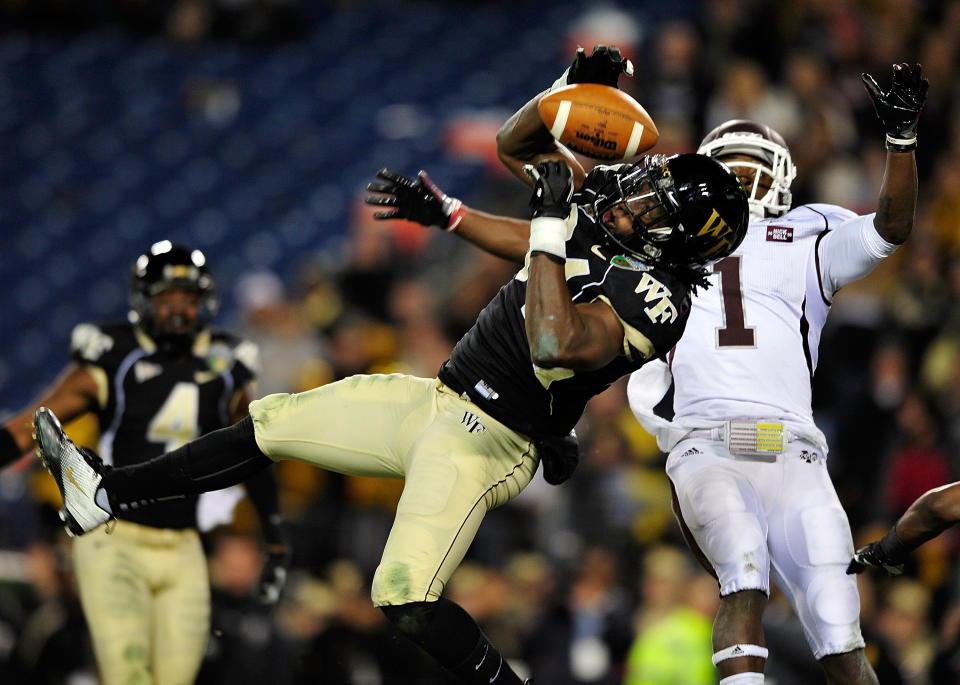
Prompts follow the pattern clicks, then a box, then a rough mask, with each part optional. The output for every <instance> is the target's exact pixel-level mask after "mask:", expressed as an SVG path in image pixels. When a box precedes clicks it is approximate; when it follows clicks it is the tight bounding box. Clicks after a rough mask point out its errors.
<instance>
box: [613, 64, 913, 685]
mask: <svg viewBox="0 0 960 685" xmlns="http://www.w3.org/2000/svg"><path fill="white" fill-rule="evenodd" d="M863 81H864V84H865V86H866V89H867V93H868V94H869V96H870V98H871V100H872V101H873V105H874V108H875V111H876V114H877V116H878V118H879V120H880V122H881V124H882V126H883V129H884V131H885V134H886V148H887V156H886V167H885V170H884V176H883V180H882V183H881V187H880V193H879V198H878V201H877V210H876V212H875V213H872V214H868V215H866V216H857V215H856V214H854V213H853V212H851V211H849V210H847V209H844V208H841V207H837V206H834V205H827V204H810V205H803V206H799V207H793V208H791V195H790V183H791V181H792V180H793V178H794V176H795V169H794V166H793V164H792V162H791V159H790V152H789V150H788V149H787V147H786V145H785V143H784V141H783V138H782V137H781V136H780V135H779V134H777V133H776V132H775V131H773V130H772V129H770V128H769V127H767V126H764V125H762V124H758V123H753V122H749V121H742V120H735V121H728V122H726V123H724V124H722V125H720V126H718V127H717V128H716V129H714V130H713V131H711V132H710V133H709V134H708V135H707V136H706V137H705V138H704V140H703V142H702V143H701V145H700V148H699V151H700V152H701V153H703V154H707V155H710V156H711V157H713V158H715V159H718V160H720V161H722V162H724V163H726V164H727V165H729V166H730V167H731V168H732V169H733V170H734V172H735V173H736V174H737V175H738V176H739V178H740V179H741V181H742V182H743V183H744V186H745V187H746V188H747V191H748V194H749V196H750V214H751V221H750V227H749V229H748V231H747V237H746V239H745V240H744V241H743V243H742V244H741V245H740V247H739V248H738V249H737V250H736V251H734V252H733V254H731V255H730V256H728V257H727V258H725V259H723V260H720V261H719V262H716V263H715V264H714V265H713V267H712V280H713V281H714V287H712V288H710V289H709V290H706V291H703V292H701V293H698V294H697V296H696V297H695V298H694V299H693V307H692V311H691V314H690V320H689V322H688V327H687V330H686V333H685V334H684V335H683V337H682V338H681V340H680V342H679V343H678V344H677V346H676V348H675V349H674V350H673V351H672V352H671V353H670V354H669V355H668V358H667V362H668V363H663V362H660V363H658V364H657V365H650V366H648V367H646V368H644V369H641V370H639V371H638V372H636V373H635V374H633V375H632V377H631V379H630V382H629V384H628V395H629V399H630V404H631V408H632V409H633V411H634V413H635V414H636V415H637V418H638V419H639V420H640V422H641V423H642V424H643V425H644V426H645V427H646V428H647V429H648V430H650V431H651V432H652V433H653V434H654V435H656V436H657V438H658V442H659V444H660V447H661V449H663V450H664V451H665V452H668V458H667V464H666V468H667V474H668V475H669V477H670V481H671V484H672V487H673V489H674V509H675V512H676V514H677V517H678V519H679V522H680V525H681V528H682V529H683V532H684V536H685V537H686V538H687V541H688V543H689V544H690V546H691V548H692V549H693V550H694V552H695V553H696V554H697V555H698V556H699V557H700V559H701V561H702V562H703V563H704V565H705V566H706V567H707V569H708V570H710V571H711V572H713V573H714V574H715V575H716V576H717V578H718V581H719V584H720V594H721V598H722V599H721V604H720V609H719V611H718V613H717V616H716V619H715V622H714V632H713V642H714V650H715V654H714V656H713V661H714V664H715V665H716V666H717V669H718V672H719V675H720V677H721V681H720V682H721V683H722V685H733V684H737V685H748V684H749V683H762V682H763V668H764V663H765V658H766V656H767V649H766V648H765V646H764V636H763V630H762V627H761V618H762V615H763V611H764V608H765V606H766V603H767V597H768V595H769V575H770V573H771V571H772V573H773V576H774V580H775V582H776V583H777V585H778V587H779V588H780V589H781V590H782V591H783V592H784V594H785V595H786V597H787V598H788V599H789V600H790V602H791V604H792V605H793V607H794V609H795V611H796V614H797V615H798V617H799V618H800V621H801V623H802V624H803V628H804V632H805V634H806V637H807V641H808V643H809V645H810V647H811V649H812V651H813V654H814V656H815V657H816V658H817V659H818V660H819V662H820V664H821V666H822V667H823V670H824V673H825V675H826V679H827V682H828V683H833V684H840V683H844V684H860V683H876V682H877V678H876V675H875V674H874V672H873V669H872V668H871V667H870V665H869V663H868V662H867V659H866V657H865V656H864V650H863V647H864V641H863V638H862V636H861V632H860V625H859V608H860V604H859V595H858V592H857V586H856V583H855V581H854V578H852V577H851V576H848V575H846V574H845V572H844V571H845V568H846V566H847V562H848V561H849V560H850V557H851V554H852V553H853V540H852V536H851V534H850V528H849V523H848V521H847V517H846V514H845V512H844V510H843V508H842V507H841V504H840V502H839V499H838V497H837V495H836V492H835V490H834V487H833V483H832V482H831V480H830V477H829V474H828V472H827V466H826V457H827V445H826V440H825V438H824V435H823V433H822V432H821V431H820V430H819V429H818V428H817V426H816V425H815V424H814V421H813V412H812V409H811V378H812V376H813V373H814V371H815V369H816V365H817V357H818V345H819V341H820V335H821V332H822V330H823V326H824V321H825V319H826V317H827V314H828V312H829V310H830V305H831V302H832V300H833V297H834V295H835V294H836V293H837V291H838V290H839V289H840V288H841V287H842V286H844V285H846V284H847V283H850V282H852V281H855V280H857V279H859V278H862V277H863V276H865V275H867V274H868V273H870V271H871V270H872V269H873V268H874V267H875V266H876V265H877V264H879V263H880V262H881V261H882V260H883V259H885V258H886V257H887V256H889V255H890V254H892V253H893V252H894V251H895V250H896V249H897V247H898V246H899V245H901V244H902V243H903V242H904V241H905V240H906V239H907V237H908V236H909V235H910V231H911V229H912V227H913V217H914V210H915V206H916V199H917V173H916V162H915V149H916V146H917V123H918V120H919V116H920V112H921V110H922V109H923V104H924V99H925V96H926V92H927V81H926V79H924V78H922V76H921V70H920V65H915V66H911V65H909V64H896V65H894V66H893V73H892V82H891V85H890V87H889V89H887V90H882V89H881V88H880V87H879V86H878V85H877V83H876V81H875V80H874V79H873V78H872V77H871V76H869V75H867V74H864V75H863ZM671 375H672V382H673V387H674V395H673V410H674V415H673V417H672V420H670V421H667V420H665V419H662V418H660V417H657V416H656V415H655V414H654V412H653V407H654V406H656V405H657V404H658V403H659V401H660V400H661V398H662V397H663V396H664V395H665V393H666V391H667V389H668V387H669V385H670V382H671ZM658 386H659V387H658Z"/></svg>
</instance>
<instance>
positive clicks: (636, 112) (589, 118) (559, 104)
mask: <svg viewBox="0 0 960 685" xmlns="http://www.w3.org/2000/svg"><path fill="white" fill-rule="evenodd" d="M537 109H538V110H539V112H540V118H541V119H543V123H544V124H545V125H546V127H547V128H548V129H550V133H551V134H553V137H554V138H556V139H557V140H559V141H560V142H561V143H563V144H564V145H566V146H567V147H568V148H570V149H571V150H573V151H574V152H579V153H580V154H582V155H586V156H587V157H592V158H593V159H600V160H604V161H614V160H619V159H626V158H628V157H633V156H635V155H638V154H640V153H642V152H646V151H647V150H649V149H650V148H652V147H653V146H654V145H656V144H657V140H659V138H660V133H659V132H658V131H657V127H656V125H655V124H654V123H653V119H651V118H650V115H649V114H647V110H645V109H644V108H643V107H642V106H641V105H640V103H639V102H637V101H636V100H634V99H633V98H632V97H630V96H629V95H628V94H627V93H624V92H623V91H622V90H619V89H617V88H612V87H610V86H602V85H600V84H597V83H575V84H573V85H570V86H564V87H562V88H558V89H557V90H555V91H553V92H551V93H548V94H547V95H545V96H543V97H542V98H541V99H540V102H539V104H538V105H537Z"/></svg>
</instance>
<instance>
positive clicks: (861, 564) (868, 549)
mask: <svg viewBox="0 0 960 685" xmlns="http://www.w3.org/2000/svg"><path fill="white" fill-rule="evenodd" d="M903 563H904V562H902V561H899V562H898V561H895V560H893V559H890V558H889V556H888V555H887V553H886V552H884V550H883V547H882V546H881V544H880V541H879V540H878V541H877V542H871V543H870V544H869V545H866V546H865V547H861V548H860V549H858V550H857V551H856V552H854V554H853V559H851V560H850V564H849V565H848V566H847V575H851V574H853V573H863V572H864V571H865V570H866V569H867V567H868V566H869V567H873V568H879V569H883V570H884V571H886V572H887V573H889V574H890V575H891V576H899V575H900V574H901V573H903Z"/></svg>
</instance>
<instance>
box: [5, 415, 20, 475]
mask: <svg viewBox="0 0 960 685" xmlns="http://www.w3.org/2000/svg"><path fill="white" fill-rule="evenodd" d="M22 456H23V450H22V449H20V446H19V445H18V444H17V441H16V440H14V439H13V433H11V432H10V431H9V430H8V429H7V427H6V426H0V469H2V468H3V467H4V466H6V465H8V464H12V463H13V462H15V461H16V460H17V459H19V458H20V457H22Z"/></svg>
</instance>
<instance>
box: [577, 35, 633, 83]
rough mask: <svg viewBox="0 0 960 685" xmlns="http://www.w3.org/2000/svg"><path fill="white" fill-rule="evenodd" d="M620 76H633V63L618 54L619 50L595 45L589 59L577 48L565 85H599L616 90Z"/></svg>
mask: <svg viewBox="0 0 960 685" xmlns="http://www.w3.org/2000/svg"><path fill="white" fill-rule="evenodd" d="M620 74H626V75H627V76H633V62H631V61H630V60H628V59H626V58H625V57H623V56H622V55H621V54H620V48H618V47H614V46H612V45H611V46H610V47H607V46H606V45H596V46H594V48H593V54H592V55H590V56H589V57H587V53H586V52H585V51H584V49H583V48H577V54H576V56H575V57H574V58H573V64H571V65H570V69H568V70H567V84H572V83H599V84H601V85H604V86H612V87H614V88H616V87H617V81H618V80H619V79H620Z"/></svg>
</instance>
